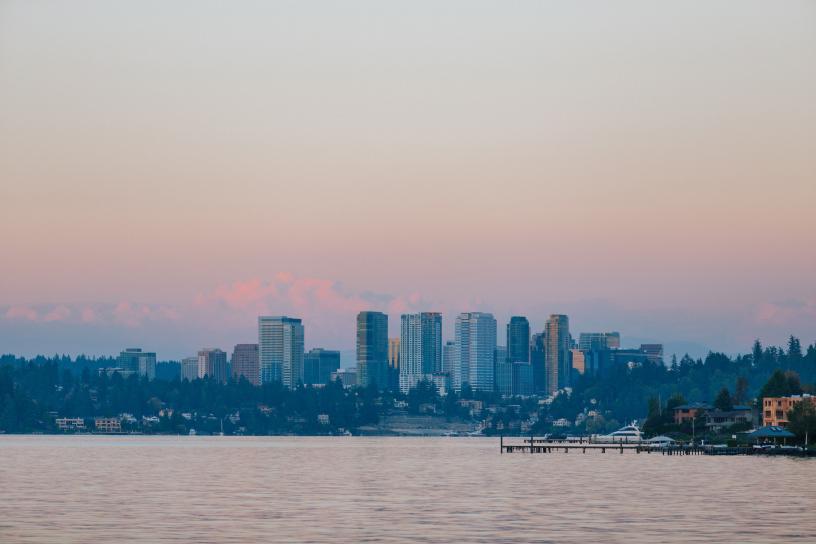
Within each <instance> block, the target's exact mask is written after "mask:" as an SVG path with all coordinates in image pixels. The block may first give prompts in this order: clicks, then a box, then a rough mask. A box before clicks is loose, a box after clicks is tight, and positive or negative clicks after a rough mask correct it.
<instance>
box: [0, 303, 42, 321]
mask: <svg viewBox="0 0 816 544" xmlns="http://www.w3.org/2000/svg"><path fill="white" fill-rule="evenodd" d="M37 317H38V314H37V311H36V310H35V309H33V308H29V307H28V306H12V307H11V308H9V309H8V310H6V313H5V318H6V319H22V320H28V321H37Z"/></svg>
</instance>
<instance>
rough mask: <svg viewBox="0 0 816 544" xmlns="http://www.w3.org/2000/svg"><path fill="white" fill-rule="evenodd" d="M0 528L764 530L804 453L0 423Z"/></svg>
mask: <svg viewBox="0 0 816 544" xmlns="http://www.w3.org/2000/svg"><path fill="white" fill-rule="evenodd" d="M0 459H2V460H1V461H0V542H3V543H5V542H122V541H128V542H253V541H264V542H291V541H311V542H328V541H333V542H359V541H378V542H380V541H385V542H404V541H420V542H446V541H458V542H496V541H503V542H582V543H588V542H599V541H607V542H622V541H626V542H669V541H673V542H747V541H753V542H771V541H777V542H780V541H784V542H791V541H807V542H813V541H814V538H815V537H816V513H814V506H816V487H814V481H816V460H809V459H781V458H761V457H705V456H688V457H686V456H681V457H664V456H661V455H654V454H652V455H645V454H641V455H636V454H632V453H627V454H623V455H621V454H609V453H607V454H601V453H587V454H580V453H569V454H564V453H559V454H551V455H529V454H528V455H524V454H512V455H508V454H505V455H500V454H499V447H498V440H497V439H495V440H494V439H468V438H438V439H420V438H340V437H338V438H248V437H247V438H231V437H209V438H204V437H178V438H176V437H101V436H75V437H48V436H26V437H15V436H4V437H0Z"/></svg>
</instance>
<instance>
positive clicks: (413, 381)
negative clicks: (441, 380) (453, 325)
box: [399, 312, 442, 393]
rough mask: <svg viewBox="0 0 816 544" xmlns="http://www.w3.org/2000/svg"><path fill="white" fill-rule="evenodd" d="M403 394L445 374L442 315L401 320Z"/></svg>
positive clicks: (427, 313)
mask: <svg viewBox="0 0 816 544" xmlns="http://www.w3.org/2000/svg"><path fill="white" fill-rule="evenodd" d="M399 370H400V373H399V387H400V391H402V392H403V393H407V392H408V391H409V390H410V389H411V388H413V387H415V386H416V385H417V384H418V383H419V382H421V381H422V380H428V381H431V380H432V379H433V373H434V372H441V371H442V314H439V313H437V312H422V313H419V314H403V315H402V316H401V317H400V369H399Z"/></svg>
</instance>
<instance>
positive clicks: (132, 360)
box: [117, 348, 156, 380]
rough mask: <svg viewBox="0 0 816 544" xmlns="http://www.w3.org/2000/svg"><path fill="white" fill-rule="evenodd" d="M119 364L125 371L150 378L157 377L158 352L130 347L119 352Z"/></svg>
mask: <svg viewBox="0 0 816 544" xmlns="http://www.w3.org/2000/svg"><path fill="white" fill-rule="evenodd" d="M117 364H118V366H119V367H120V368H121V369H122V370H124V371H125V372H133V373H135V374H138V375H139V376H145V377H146V378H147V379H148V380H153V379H155V378H156V354H155V353H154V352H152V351H142V350H141V348H128V349H126V350H125V351H123V352H121V353H120V354H119V358H118V360H117Z"/></svg>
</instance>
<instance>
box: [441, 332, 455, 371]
mask: <svg viewBox="0 0 816 544" xmlns="http://www.w3.org/2000/svg"><path fill="white" fill-rule="evenodd" d="M455 369H456V342H454V341H453V340H448V341H447V342H445V345H444V346H442V372H446V373H447V374H448V376H450V377H451V380H453V375H454V372H455Z"/></svg>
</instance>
